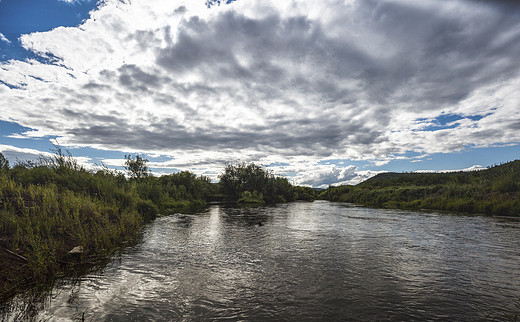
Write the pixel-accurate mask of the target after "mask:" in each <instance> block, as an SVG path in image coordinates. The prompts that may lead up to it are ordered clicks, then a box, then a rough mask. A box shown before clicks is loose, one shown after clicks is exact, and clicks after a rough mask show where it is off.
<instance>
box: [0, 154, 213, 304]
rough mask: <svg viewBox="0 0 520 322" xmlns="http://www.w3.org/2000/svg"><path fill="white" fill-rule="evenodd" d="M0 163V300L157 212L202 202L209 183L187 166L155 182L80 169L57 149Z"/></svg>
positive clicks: (124, 235)
mask: <svg viewBox="0 0 520 322" xmlns="http://www.w3.org/2000/svg"><path fill="white" fill-rule="evenodd" d="M0 170H1V171H0V301H5V300H6V299H8V298H10V297H12V296H13V295H15V294H17V293H18V292H19V291H20V290H21V289H25V288H27V285H28V284H30V283H35V284H42V285H44V284H46V283H47V282H46V281H48V280H52V279H53V278H54V277H55V276H56V275H57V274H60V273H61V272H64V271H66V270H68V269H70V268H73V267H75V266H78V265H82V264H85V263H88V262H91V261H92V258H106V257H108V256H110V255H111V254H112V253H113V252H114V251H115V250H116V249H118V247H120V246H121V245H122V244H123V243H125V242H126V241H132V240H134V239H135V238H136V236H137V235H138V234H139V231H140V229H141V227H142V226H143V224H144V223H146V222H148V221H150V220H152V219H154V218H155V217H156V216H157V215H158V214H159V213H169V212H172V211H179V210H185V209H189V208H192V207H201V206H204V205H205V200H204V196H205V195H204V194H205V193H206V191H208V190H209V189H210V188H209V187H208V186H209V185H210V183H209V181H208V180H205V179H203V178H198V177H196V176H195V175H193V174H191V173H180V174H174V175H171V176H167V177H164V178H162V179H161V180H162V182H159V178H155V177H151V176H145V177H142V178H134V179H132V178H130V179H129V178H126V177H125V176H124V175H123V174H122V173H120V172H115V171H111V170H108V169H101V170H99V171H97V172H92V171H87V170H86V169H84V168H83V167H81V166H79V165H78V164H77V163H76V162H75V160H74V159H73V158H72V157H71V156H70V155H68V156H67V155H64V154H63V153H62V152H61V150H58V151H57V154H56V155H55V156H54V157H53V158H50V159H42V160H40V161H39V162H38V163H32V162H21V163H18V164H17V165H15V166H14V167H13V168H9V167H3V168H2V169H0ZM180 182H182V183H180ZM175 183H177V184H175Z"/></svg>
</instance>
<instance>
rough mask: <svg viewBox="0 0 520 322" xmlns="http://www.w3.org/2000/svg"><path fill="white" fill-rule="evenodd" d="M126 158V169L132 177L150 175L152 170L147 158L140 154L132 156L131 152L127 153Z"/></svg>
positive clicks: (138, 177)
mask: <svg viewBox="0 0 520 322" xmlns="http://www.w3.org/2000/svg"><path fill="white" fill-rule="evenodd" d="M125 159H126V161H125V170H126V171H127V172H128V175H129V176H130V177H131V178H134V179H142V178H146V177H148V176H150V170H149V168H148V166H147V165H146V163H147V162H148V160H147V159H145V158H143V157H141V156H140V155H139V154H136V155H135V157H132V155H130V154H129V155H125Z"/></svg>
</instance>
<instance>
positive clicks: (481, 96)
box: [0, 0, 520, 186]
mask: <svg viewBox="0 0 520 322" xmlns="http://www.w3.org/2000/svg"><path fill="white" fill-rule="evenodd" d="M519 18H520V10H519V9H518V6H514V5H512V4H508V3H506V2H504V3H498V2H479V1H464V0H454V1H442V2H440V1H433V0H425V1H420V2H416V1H408V0H385V1H375V0H362V1H361V0H357V1H355V0H351V1H337V0H326V1H298V2H294V1H289V0H287V1H282V0H280V1H264V0H262V1H261V0H252V1H235V2H232V3H231V4H228V5H220V6H211V8H208V6H207V5H206V4H205V3H204V1H170V0H157V1H153V2H150V1H145V0H134V1H131V2H130V1H117V0H105V1H103V2H101V3H100V5H99V8H98V9H97V10H95V11H93V12H91V16H90V18H89V19H87V20H86V21H85V22H84V23H83V24H82V25H80V26H78V27H68V28H64V27H60V28H56V29H54V30H52V31H49V32H43V33H33V34H28V35H23V36H22V37H21V39H20V40H21V43H22V45H23V46H24V47H25V48H26V49H28V50H31V51H33V52H35V53H37V54H39V55H41V56H43V57H45V58H48V60H49V61H50V62H51V63H42V62H40V61H35V60H28V61H9V62H6V63H3V64H2V65H1V68H0V80H1V82H0V85H2V84H4V85H3V86H2V87H1V89H0V95H1V98H2V102H3V112H2V115H1V116H0V118H1V119H4V120H8V119H10V120H16V121H17V122H19V123H20V124H22V125H24V126H27V127H30V128H33V129H36V130H37V131H38V132H37V133H42V135H44V134H45V135H49V134H52V135H56V136H59V137H60V142H62V143H63V144H65V145H67V146H90V147H95V148H99V149H107V150H121V151H136V152H149V153H160V154H166V155H170V156H172V161H171V162H170V163H167V164H163V165H162V166H165V167H171V168H175V169H184V168H185V167H187V168H189V169H195V170H196V171H200V172H204V171H206V172H211V171H214V170H211V169H213V168H221V167H222V166H223V164H225V163H226V162H233V161H256V162H261V163H262V162H263V163H265V164H269V163H271V162H273V160H274V162H283V163H287V164H290V165H294V166H295V169H293V170H294V171H293V172H292V174H293V177H294V178H295V179H294V180H296V181H297V183H301V184H309V185H316V186H321V185H328V184H333V183H340V182H355V181H356V180H359V179H360V178H363V177H364V176H368V175H370V174H366V173H363V172H360V170H359V169H357V168H341V169H340V168H334V167H332V166H327V167H325V168H321V166H318V162H319V161H320V160H325V159H349V160H371V161H373V162H374V163H375V164H378V165H382V164H385V163H386V162H388V161H389V160H393V159H395V158H399V157H403V155H404V154H405V153H406V152H409V151H414V152H417V153H420V154H432V153H446V152H453V151H458V150H461V149H464V148H465V147H467V146H468V145H472V146H492V145H494V144H498V143H500V144H507V143H512V142H520V134H519V133H520V131H518V129H519V128H520V122H519V121H518V120H519V119H520V115H519V114H520V109H518V107H519V106H520V97H519V96H518V94H517V91H518V88H519V86H520V65H518V63H517V59H518V57H520V19H519ZM21 106H24V107H27V108H20V107H21ZM446 113H452V114H457V115H464V116H467V117H466V118H465V119H463V120H461V121H459V122H458V123H457V124H456V125H455V126H453V127H451V128H447V129H439V130H435V131H428V130H425V127H426V126H425V125H424V124H423V123H424V122H422V121H420V120H424V119H434V118H436V117H438V116H439V115H443V114H446ZM477 114H478V115H486V116H485V117H483V118H481V119H478V120H477V119H475V118H471V116H473V115H477ZM41 115H45V116H46V117H44V118H42V117H41ZM270 160H271V161H270ZM282 170H283V169H282ZM304 170H306V173H308V174H303V172H298V171H304ZM311 172H312V173H311Z"/></svg>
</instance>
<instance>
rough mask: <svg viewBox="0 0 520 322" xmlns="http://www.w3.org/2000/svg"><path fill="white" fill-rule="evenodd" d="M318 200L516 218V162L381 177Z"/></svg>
mask: <svg viewBox="0 0 520 322" xmlns="http://www.w3.org/2000/svg"><path fill="white" fill-rule="evenodd" d="M319 198H321V199H326V200H331V201H342V202H352V203H357V204H362V205H366V206H371V207H379V208H396V209H410V210H419V209H430V210H442V211H449V212H458V213H470V214H485V215H492V216H520V161H513V162H509V163H506V164H503V165H499V166H495V167H492V168H489V169H486V170H482V171H475V172H456V173H383V174H380V175H377V176H375V177H373V178H371V179H368V180H367V181H365V182H362V183H360V184H358V185H356V186H340V187H329V188H328V189H327V190H325V191H323V192H321V194H320V196H319Z"/></svg>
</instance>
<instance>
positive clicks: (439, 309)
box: [37, 201, 520, 321]
mask: <svg viewBox="0 0 520 322" xmlns="http://www.w3.org/2000/svg"><path fill="white" fill-rule="evenodd" d="M519 268H520V220H518V219H516V220H515V219H505V218H490V217H480V216H461V215H452V214H439V213H423V212H408V211H399V210H380V209H369V208H364V207H356V206H352V205H348V204H340V203H330V202H325V201H316V202H313V203H289V204H282V205H279V206H274V207H259V208H229V207H224V206H221V205H213V206H210V207H209V208H208V209H207V210H206V211H203V212H201V213H197V214H190V215H185V214H184V215H183V214H176V215H170V216H166V217H161V218H158V219H157V220H155V221H154V222H153V223H151V224H149V225H147V226H146V227H145V229H144V231H143V235H142V240H141V242H139V243H138V244H136V245H134V246H131V247H128V248H126V249H125V250H124V251H123V252H122V253H121V254H120V255H119V256H115V257H114V258H113V259H112V261H111V262H110V263H109V264H108V266H106V267H105V268H104V269H103V270H101V271H99V272H96V273H92V274H89V275H86V276H83V277H82V278H81V279H80V280H79V281H75V282H74V283H72V282H71V283H67V282H65V283H59V285H57V286H56V287H55V289H54V291H53V295H52V296H51V297H50V298H49V299H48V300H47V301H46V302H45V303H44V305H42V306H41V308H40V309H39V312H37V319H38V320H51V321H54V320H63V321H67V320H73V319H78V318H80V319H81V318H84V319H85V320H87V321H99V320H108V321H144V320H173V321H182V320H186V321H190V320H209V319H221V320H291V321H296V320H298V321H299V320H323V321H331V320H336V321H337V320H445V319H449V320H459V321H460V320H476V319H490V318H493V317H496V316H497V314H512V313H511V312H513V310H514V308H515V301H516V298H517V296H520V271H519ZM504 312H505V313H504ZM507 312H509V313H507ZM516 312H518V311H516Z"/></svg>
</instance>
